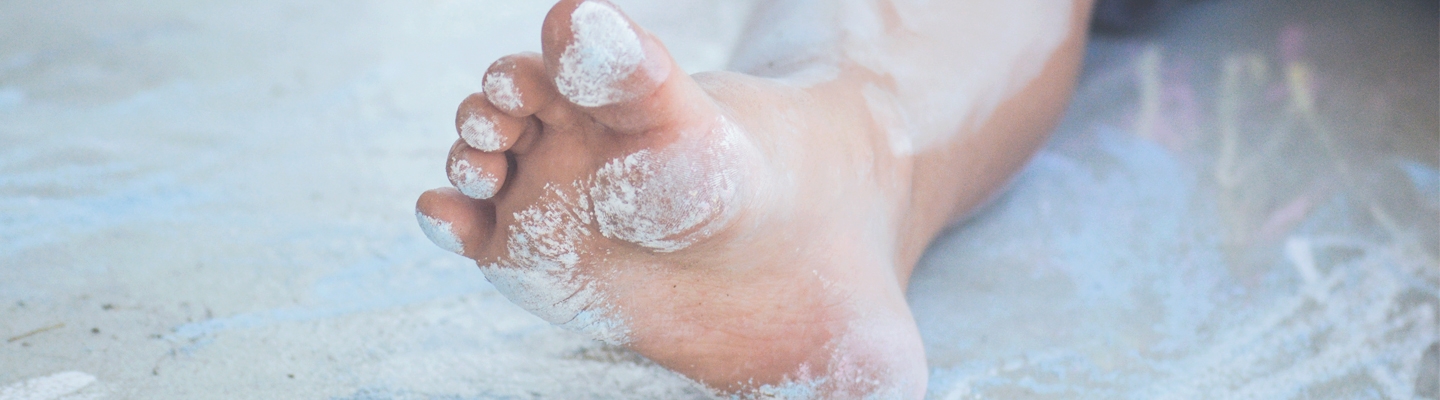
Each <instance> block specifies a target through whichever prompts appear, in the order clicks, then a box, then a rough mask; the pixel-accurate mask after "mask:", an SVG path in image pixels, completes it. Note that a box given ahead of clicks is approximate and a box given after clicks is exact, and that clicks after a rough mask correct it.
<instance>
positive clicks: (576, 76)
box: [417, 0, 1073, 398]
mask: <svg viewBox="0 0 1440 400" xmlns="http://www.w3.org/2000/svg"><path fill="white" fill-rule="evenodd" d="M543 44H544V54H543V55H541V54H533V53H526V54H516V55H511V56H507V57H505V58H502V59H500V60H499V61H497V62H495V63H494V64H493V65H492V66H491V67H490V69H489V71H487V74H486V77H485V84H484V89H485V92H484V93H477V94H475V95H472V96H470V97H469V98H467V99H465V101H464V102H462V103H461V105H460V109H459V111H458V113H457V117H456V126H457V129H458V130H459V131H460V136H461V139H460V140H457V141H456V143H455V145H454V146H453V147H452V148H451V152H450V159H449V163H448V164H447V172H448V173H449V176H450V179H451V182H452V183H453V184H454V185H455V187H456V188H458V190H456V189H452V188H445V189H435V190H431V191H428V192H426V193H425V194H423V195H422V196H421V197H420V200H419V202H418V204H417V218H418V219H419V220H420V223H421V226H422V228H424V229H425V232H426V234H427V235H428V236H429V237H430V238H431V239H432V240H433V241H435V242H436V243H437V244H439V245H440V246H441V247H445V248H447V249H449V250H451V251H455V252H456V253H459V254H461V255H464V256H466V257H469V258H473V259H475V260H476V261H477V263H478V264H479V265H480V267H481V269H482V270H483V271H484V273H485V276H486V278H487V279H488V280H490V281H491V282H492V283H493V284H494V285H495V286H496V288H497V289H499V290H500V291H501V293H504V294H505V295H506V296H507V297H508V298H509V299H510V300H511V301H514V302H515V303H516V304H519V305H520V306H521V307H524V308H525V309H526V310H528V311H530V312H532V313H535V314H536V315H539V316H540V317H542V318H544V319H546V320H548V321H550V322H552V323H555V324H557V325H560V326H562V327H565V328H567V329H571V330H575V331H578V332H582V333H586V334H589V335H591V336H593V337H595V338H596V339H599V340H603V341H606V342H610V343H614V344H619V345H623V346H626V347H628V348H630V349H633V350H635V351H636V352H638V353H640V354H642V355H644V356H646V357H648V358H650V359H651V360H654V361H655V362H657V363H659V364H661V365H663V366H665V367H667V368H670V369H673V370H675V371H678V372H680V373H681V374H684V375H685V376H688V377H690V378H692V379H695V380H697V381H700V382H702V383H704V384H705V385H707V386H709V387H711V388H714V389H716V390H719V391H720V392H723V393H728V394H741V395H744V396H768V395H777V396H782V397H823V398H860V397H867V396H878V397H880V398H920V397H922V396H923V394H924V390H925V384H926V377H927V374H928V371H927V369H926V367H925V357H924V350H923V348H922V346H921V343H920V337H919V335H918V333H917V331H916V327H915V322H914V321H913V319H912V317H911V315H910V311H909V308H908V306H907V305H906V303H905V298H904V287H905V281H906V280H908V277H909V273H910V269H911V268H913V265H914V263H915V261H916V259H918V257H919V254H920V252H921V250H923V248H924V247H925V245H926V244H927V243H928V242H929V241H930V239H931V238H933V237H934V235H935V234H936V232H938V231H939V229H941V228H942V227H943V226H944V225H945V223H946V222H948V221H949V220H950V219H951V218H952V217H953V216H954V215H955V214H957V213H958V212H959V211H957V210H959V207H973V205H974V204H973V203H977V201H974V200H973V199H974V198H980V197H985V196H988V194H986V193H978V194H970V195H968V197H965V196H957V195H955V194H954V193H955V192H956V191H961V190H966V189H970V187H966V186H964V185H965V183H964V182H971V183H970V184H972V185H976V186H983V185H984V184H985V183H984V182H990V181H995V182H999V181H1003V180H1004V176H1001V177H1000V178H995V177H991V176H988V175H987V176H985V177H982V178H976V179H971V180H968V181H966V180H963V179H957V181H962V182H961V183H955V184H950V183H947V184H945V185H946V186H945V187H931V186H934V185H937V184H932V183H927V182H935V181H940V180H941V179H942V178H936V177H934V176H932V175H933V174H934V173H933V172H932V173H930V174H931V175H923V174H920V175H917V173H915V172H914V171H915V170H914V169H915V168H916V165H936V166H946V167H949V166H953V164H955V162H954V161H953V160H954V159H955V158H956V157H958V155H957V154H958V153H957V152H956V151H954V150H946V148H942V149H941V150H939V151H935V152H931V153H928V155H927V154H918V155H912V154H911V153H910V152H909V149H899V148H892V146H896V145H893V144H892V143H894V141H893V140H892V139H891V136H890V135H889V134H887V133H886V131H885V124H886V122H887V121H883V120H882V119H877V118H876V117H873V116H872V115H873V114H872V113H871V111H869V110H870V106H871V105H873V98H872V99H870V100H869V101H868V102H867V98H866V96H865V95H864V94H863V92H864V90H862V89H861V86H862V84H863V82H872V81H874V80H875V74H874V73H873V72H866V71H863V70H859V69H841V70H840V71H839V72H838V74H839V75H838V77H837V78H836V79H834V80H832V81H831V83H828V84H820V85H812V86H800V85H795V84H789V83H785V82H784V81H779V80H771V79H762V78H756V77H752V76H747V75H742V74H735V73H705V74H698V75H696V76H694V77H691V76H688V75H686V74H685V73H684V72H683V71H681V70H680V68H679V67H678V66H677V65H676V64H675V62H674V61H673V60H672V59H671V58H670V56H669V54H668V53H667V52H666V50H665V48H664V46H663V45H662V44H661V43H660V41H659V40H658V39H656V38H655V37H654V36H652V35H651V34H650V33H649V32H647V31H645V30H644V29H642V28H640V27H638V26H636V25H635V24H634V23H633V22H631V21H630V20H629V19H628V18H627V17H625V16H624V15H623V14H622V13H621V12H620V11H619V10H618V9H617V8H616V7H615V6H613V5H611V4H610V3H608V2H606V1H603V0H590V1H584V0H566V1H562V2H560V4H557V5H556V6H555V7H554V8H553V9H552V10H551V11H550V14H549V15H548V16H547V17H546V20H545V25H544V32H543ZM1047 68H1048V67H1047ZM1069 68H1072V69H1073V66H1070V67H1069ZM1047 93H1048V92H1047ZM1052 97H1053V96H1052ZM1052 102H1053V101H1052ZM1047 104H1048V103H1047ZM1058 104H1063V100H1061V101H1060V102H1059V103H1058ZM1002 108H1003V106H1002ZM1052 108H1057V110H1058V107H1056V106H1052ZM1002 111H1004V110H1003V109H1002ZM1056 113H1058V111H1057V112H1056ZM1030 119H1031V120H1033V119H1034V118H1030ZM1036 125H1037V126H1043V125H1045V123H1037V124H1036ZM1031 129H1038V128H1031ZM1045 129H1048V127H1045ZM1032 136H1039V137H1040V138H1042V139H1043V134H1041V135H1032ZM1007 140H1009V141H1015V140H1016V139H1013V138H1012V139H1007ZM1026 140H1027V141H1026V142H1025V143H1026V145H1028V146H1031V148H1030V150H1033V146H1034V145H1037V144H1038V143H1039V142H1040V139H1034V138H1029V139H1026ZM973 144H974V143H967V144H966V145H967V146H968V145H973ZM957 146H958V145H957ZM1017 146H1018V145H1017ZM954 148H959V147H954ZM1028 151H1029V150H1024V149H1022V150H1021V151H1019V152H1018V154H1019V155H1018V156H1013V157H1009V158H1005V159H1004V162H1005V163H1008V164H1006V165H1009V164H1014V166H1013V167H1009V168H1012V169H1013V168H1018V165H1019V164H1021V163H1023V159H1024V158H1026V157H1028ZM1012 158H1013V159H1015V160H1012ZM969 160H972V161H966V162H974V161H973V160H988V159H986V158H984V157H971V158H970V159H969ZM995 163H999V161H996V162H995ZM962 164H963V163H962ZM965 166H970V165H965ZM996 168H997V169H999V167H996ZM1008 173H1009V172H1001V173H1000V174H1008ZM922 175H923V176H922ZM977 179H978V180H979V181H980V182H982V183H974V182H975V181H976V180H977ZM917 182H918V183H917ZM916 185H925V186H926V187H922V188H918V189H917V187H916ZM922 189H923V190H922ZM991 190H992V191H993V188H992V189H991ZM966 202H969V205H966V204H967V203H966ZM917 204H918V205H919V206H917ZM936 204H944V205H943V206H940V205H936Z"/></svg>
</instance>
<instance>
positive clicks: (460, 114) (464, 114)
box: [455, 93, 532, 152]
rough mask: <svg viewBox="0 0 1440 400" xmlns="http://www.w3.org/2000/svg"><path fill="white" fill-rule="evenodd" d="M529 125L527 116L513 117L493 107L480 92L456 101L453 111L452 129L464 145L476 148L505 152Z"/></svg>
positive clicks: (529, 120)
mask: <svg viewBox="0 0 1440 400" xmlns="http://www.w3.org/2000/svg"><path fill="white" fill-rule="evenodd" d="M530 124H532V121H531V119H529V118H517V117H513V116H510V115H507V114H505V113H504V112H502V111H500V109H498V108H496V107H495V105H494V104H491V103H490V100H489V99H487V98H486V97H485V94H484V93H475V94H472V95H470V96H469V97H466V98H465V100H464V101H462V102H460V109H459V110H456V111H455V130H457V131H459V133H460V138H461V139H464V140H465V143H466V144H469V145H470V147H474V148H475V149H477V150H481V151H489V152H498V151H505V150H507V149H509V148H510V146H512V145H514V144H515V141H516V140H518V139H520V136H521V135H523V134H524V133H525V131H526V130H527V129H529V127H530Z"/></svg>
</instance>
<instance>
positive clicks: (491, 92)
mask: <svg viewBox="0 0 1440 400" xmlns="http://www.w3.org/2000/svg"><path fill="white" fill-rule="evenodd" d="M485 97H486V98H488V99H490V104H494V105H495V106H496V107H500V109H502V110H505V111H515V110H519V109H520V107H522V106H524V104H523V103H521V102H520V90H519V89H516V88H515V77H514V76H511V75H510V74H509V73H507V72H491V73H488V74H485Z"/></svg>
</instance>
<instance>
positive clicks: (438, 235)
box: [415, 210, 465, 255]
mask: <svg viewBox="0 0 1440 400" xmlns="http://www.w3.org/2000/svg"><path fill="white" fill-rule="evenodd" d="M415 220H417V221H419V222H420V230H422V231H425V237H428V238H430V241H431V242H434V243H435V245H436V246H440V248H442V249H445V250H448V251H450V252H451V253H455V254H461V255H463V254H464V253H463V252H464V251H465V245H464V244H462V243H461V242H460V237H459V236H456V235H455V229H454V225H452V224H451V223H449V222H445V221H442V220H440V219H439V218H435V217H431V216H429V215H425V213H422V212H420V210H415Z"/></svg>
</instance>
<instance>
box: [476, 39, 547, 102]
mask: <svg viewBox="0 0 1440 400" xmlns="http://www.w3.org/2000/svg"><path fill="white" fill-rule="evenodd" d="M555 95H556V93H555V86H554V85H552V84H551V83H550V82H548V81H547V80H546V79H545V61H544V60H542V59H541V58H540V55H539V54H536V53H519V54H512V55H508V56H505V57H501V58H500V59H499V60H495V63H493V64H490V69H489V70H487V71H486V72H485V97H486V98H488V99H489V100H490V103H491V104H493V105H495V107H496V108H498V109H500V111H503V112H505V113H506V114H509V115H510V116H512V117H528V116H531V115H534V114H535V112H537V111H539V110H540V109H542V108H544V107H545V106H547V105H549V104H550V102H551V101H553V100H554V99H555Z"/></svg>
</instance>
